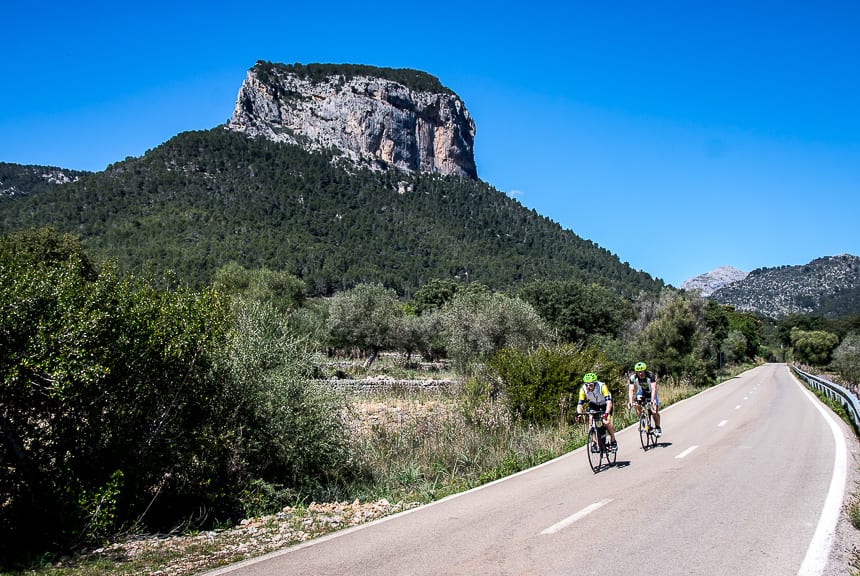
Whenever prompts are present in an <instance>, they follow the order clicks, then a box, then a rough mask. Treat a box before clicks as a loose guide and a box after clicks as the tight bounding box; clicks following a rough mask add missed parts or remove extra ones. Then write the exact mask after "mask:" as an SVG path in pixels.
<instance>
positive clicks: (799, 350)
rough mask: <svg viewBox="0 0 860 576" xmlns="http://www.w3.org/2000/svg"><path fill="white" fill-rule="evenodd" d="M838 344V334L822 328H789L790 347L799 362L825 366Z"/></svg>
mask: <svg viewBox="0 0 860 576" xmlns="http://www.w3.org/2000/svg"><path fill="white" fill-rule="evenodd" d="M838 344H839V336H837V335H836V334H832V333H830V332H825V331H824V330H801V329H800V328H796V327H795V328H792V329H791V347H792V349H793V350H794V357H795V358H796V359H797V360H798V361H799V362H803V363H806V364H810V365H812V366H826V365H827V364H829V363H830V358H831V355H832V354H833V351H834V350H835V349H836V346H837V345H838Z"/></svg>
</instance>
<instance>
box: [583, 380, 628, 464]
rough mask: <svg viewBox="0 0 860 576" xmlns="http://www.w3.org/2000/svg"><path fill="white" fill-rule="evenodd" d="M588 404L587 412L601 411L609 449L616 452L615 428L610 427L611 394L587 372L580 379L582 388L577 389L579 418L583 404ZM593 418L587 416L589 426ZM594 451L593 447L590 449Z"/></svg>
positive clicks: (604, 385)
mask: <svg viewBox="0 0 860 576" xmlns="http://www.w3.org/2000/svg"><path fill="white" fill-rule="evenodd" d="M586 402H588V409H589V410H602V411H603V422H604V423H605V424H606V429H607V430H608V431H609V438H610V442H609V449H610V450H617V449H618V443H617V442H616V441H615V428H613V426H612V394H611V393H610V392H609V387H608V386H606V384H604V383H603V382H600V381H599V380H598V379H597V374H595V373H594V372H589V373H588V374H586V375H585V376H583V377H582V387H581V388H580V389H579V402H578V403H577V404H576V413H577V414H578V415H579V417H581V415H582V412H583V404H585V403H586ZM592 418H593V416H592V415H591V414H589V425H590V424H591V419H592ZM591 449H592V450H594V449H595V447H594V446H592V448H591Z"/></svg>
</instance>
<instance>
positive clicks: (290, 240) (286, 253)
mask: <svg viewBox="0 0 860 576" xmlns="http://www.w3.org/2000/svg"><path fill="white" fill-rule="evenodd" d="M36 191H38V193H33V194H29V195H16V196H14V197H3V198H0V232H2V233H8V232H11V231H14V230H20V229H23V228H29V227H38V226H45V225H50V226H53V227H55V228H56V229H57V230H59V231H61V232H71V233H74V234H76V235H78V236H80V238H81V239H82V241H83V243H84V245H85V246H86V247H87V248H88V249H90V250H92V251H93V253H94V254H96V255H98V256H100V257H103V258H104V257H113V258H116V259H117V261H118V263H119V265H120V267H121V268H122V269H126V270H142V269H153V270H156V271H160V270H164V269H171V270H174V271H175V272H177V273H178V274H179V276H180V277H181V278H182V279H184V280H186V281H188V282H189V283H191V284H192V285H203V284H205V283H207V282H209V281H210V280H211V277H212V274H213V273H214V271H215V270H217V269H218V268H220V267H221V266H223V265H225V264H226V263H228V262H230V261H236V262H238V263H239V264H241V265H242V266H245V267H248V268H260V267H267V268H270V269H274V270H284V271H287V272H289V273H290V274H294V275H295V276H297V277H299V278H301V279H302V280H304V281H305V282H306V283H307V285H308V289H309V291H310V293H311V294H318V295H327V294H331V293H334V292H336V291H339V290H342V289H346V288H349V287H352V286H354V285H356V284H358V283H362V282H381V283H383V284H385V285H386V286H388V287H391V288H395V289H396V290H397V291H398V293H400V294H401V295H406V296H408V295H410V294H411V293H413V292H414V291H415V290H416V289H417V288H419V287H421V286H423V285H424V284H426V283H427V282H428V281H429V280H431V279H433V278H454V279H459V280H461V281H480V282H483V283H485V284H487V285H488V286H490V287H492V288H498V289H506V288H510V287H513V286H516V285H518V284H520V283H524V282H528V281H531V280H534V279H572V280H579V281H582V282H585V283H597V284H600V285H603V286H606V287H608V288H610V289H611V290H612V291H614V292H615V293H617V294H622V295H625V296H629V297H632V296H635V295H637V294H639V293H641V292H643V291H644V292H648V293H656V292H657V291H659V289H660V288H661V287H662V285H663V283H662V281H660V280H657V279H654V278H652V277H651V276H650V275H648V274H647V273H643V272H638V271H636V270H633V269H632V268H630V267H629V266H628V265H627V264H625V263H622V262H620V261H619V259H618V258H617V257H616V256H615V255H613V254H611V253H610V252H609V251H607V250H605V249H603V248H600V247H599V246H597V245H595V244H594V243H592V242H590V241H588V240H585V239H582V238H580V237H578V236H576V235H575V234H574V233H572V232H571V231H568V230H564V229H562V228H561V227H560V226H559V225H558V224H556V223H554V222H552V221H551V220H549V219H547V218H545V217H543V216H541V215H539V214H537V213H536V212H535V211H534V210H528V209H526V208H525V207H523V206H522V205H521V204H519V203H518V202H517V201H516V200H514V199H511V198H510V197H508V196H507V195H505V194H503V193H501V192H499V191H497V190H495V189H493V188H492V187H491V186H489V185H488V184H486V183H484V182H481V181H471V180H468V179H461V178H457V177H442V176H433V175H427V174H407V173H404V172H401V171H398V170H389V171H385V172H371V171H366V170H362V171H355V170H354V169H353V170H351V171H350V170H348V169H346V168H341V167H338V166H337V165H335V163H333V162H332V157H331V156H330V155H328V154H326V153H310V152H307V151H305V150H303V149H302V148H300V147H297V146H293V145H288V144H278V143H273V142H270V141H266V140H264V139H249V138H247V137H245V136H243V135H240V134H236V133H233V132H230V131H227V130H224V129H223V128H221V127H219V128H215V129H212V130H209V131H197V132H186V133H182V134H179V135H178V136H176V137H174V138H173V139H171V140H169V141H168V142H166V143H164V144H162V145H161V146H159V147H157V148H155V149H153V150H150V151H148V152H147V153H146V154H145V155H144V156H142V157H140V158H133V159H126V160H125V161H122V162H118V163H116V164H113V165H111V166H109V167H108V169H107V170H105V171H104V172H100V173H93V174H83V175H81V176H80V178H79V179H78V180H77V181H75V182H70V183H68V184H63V185H60V186H51V187H49V188H48V189H40V190H34V192H36ZM571 202H572V203H574V204H575V202H576V199H575V198H572V199H571Z"/></svg>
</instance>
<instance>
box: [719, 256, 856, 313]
mask: <svg viewBox="0 0 860 576" xmlns="http://www.w3.org/2000/svg"><path fill="white" fill-rule="evenodd" d="M710 298H711V299H713V300H715V301H717V302H719V303H721V304H731V305H732V306H734V307H735V308H737V309H739V310H746V311H750V312H755V313H757V314H761V315H762V316H767V317H769V318H774V319H778V318H782V317H784V316H787V315H790V314H813V313H814V314H820V315H823V316H830V317H839V316H847V315H856V314H860V258H858V257H857V256H852V255H850V254H841V255H839V256H827V257H823V258H817V259H815V260H812V261H811V262H809V263H808V264H804V265H801V266H780V267H777V268H759V269H757V270H753V271H752V272H750V273H749V274H748V275H747V276H746V278H744V279H743V280H738V281H736V282H733V283H731V284H728V285H726V286H723V287H722V288H719V289H718V290H716V291H715V292H713V293H712V294H711V295H710Z"/></svg>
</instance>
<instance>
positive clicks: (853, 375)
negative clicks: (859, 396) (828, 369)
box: [833, 334, 860, 386]
mask: <svg viewBox="0 0 860 576" xmlns="http://www.w3.org/2000/svg"><path fill="white" fill-rule="evenodd" d="M833 367H834V368H836V369H837V370H838V371H839V373H840V374H841V375H842V377H843V378H845V379H846V380H848V381H849V382H851V383H852V384H854V385H855V386H860V334H849V335H848V336H846V337H845V339H844V340H842V343H841V344H839V346H837V347H836V350H834V351H833Z"/></svg>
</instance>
